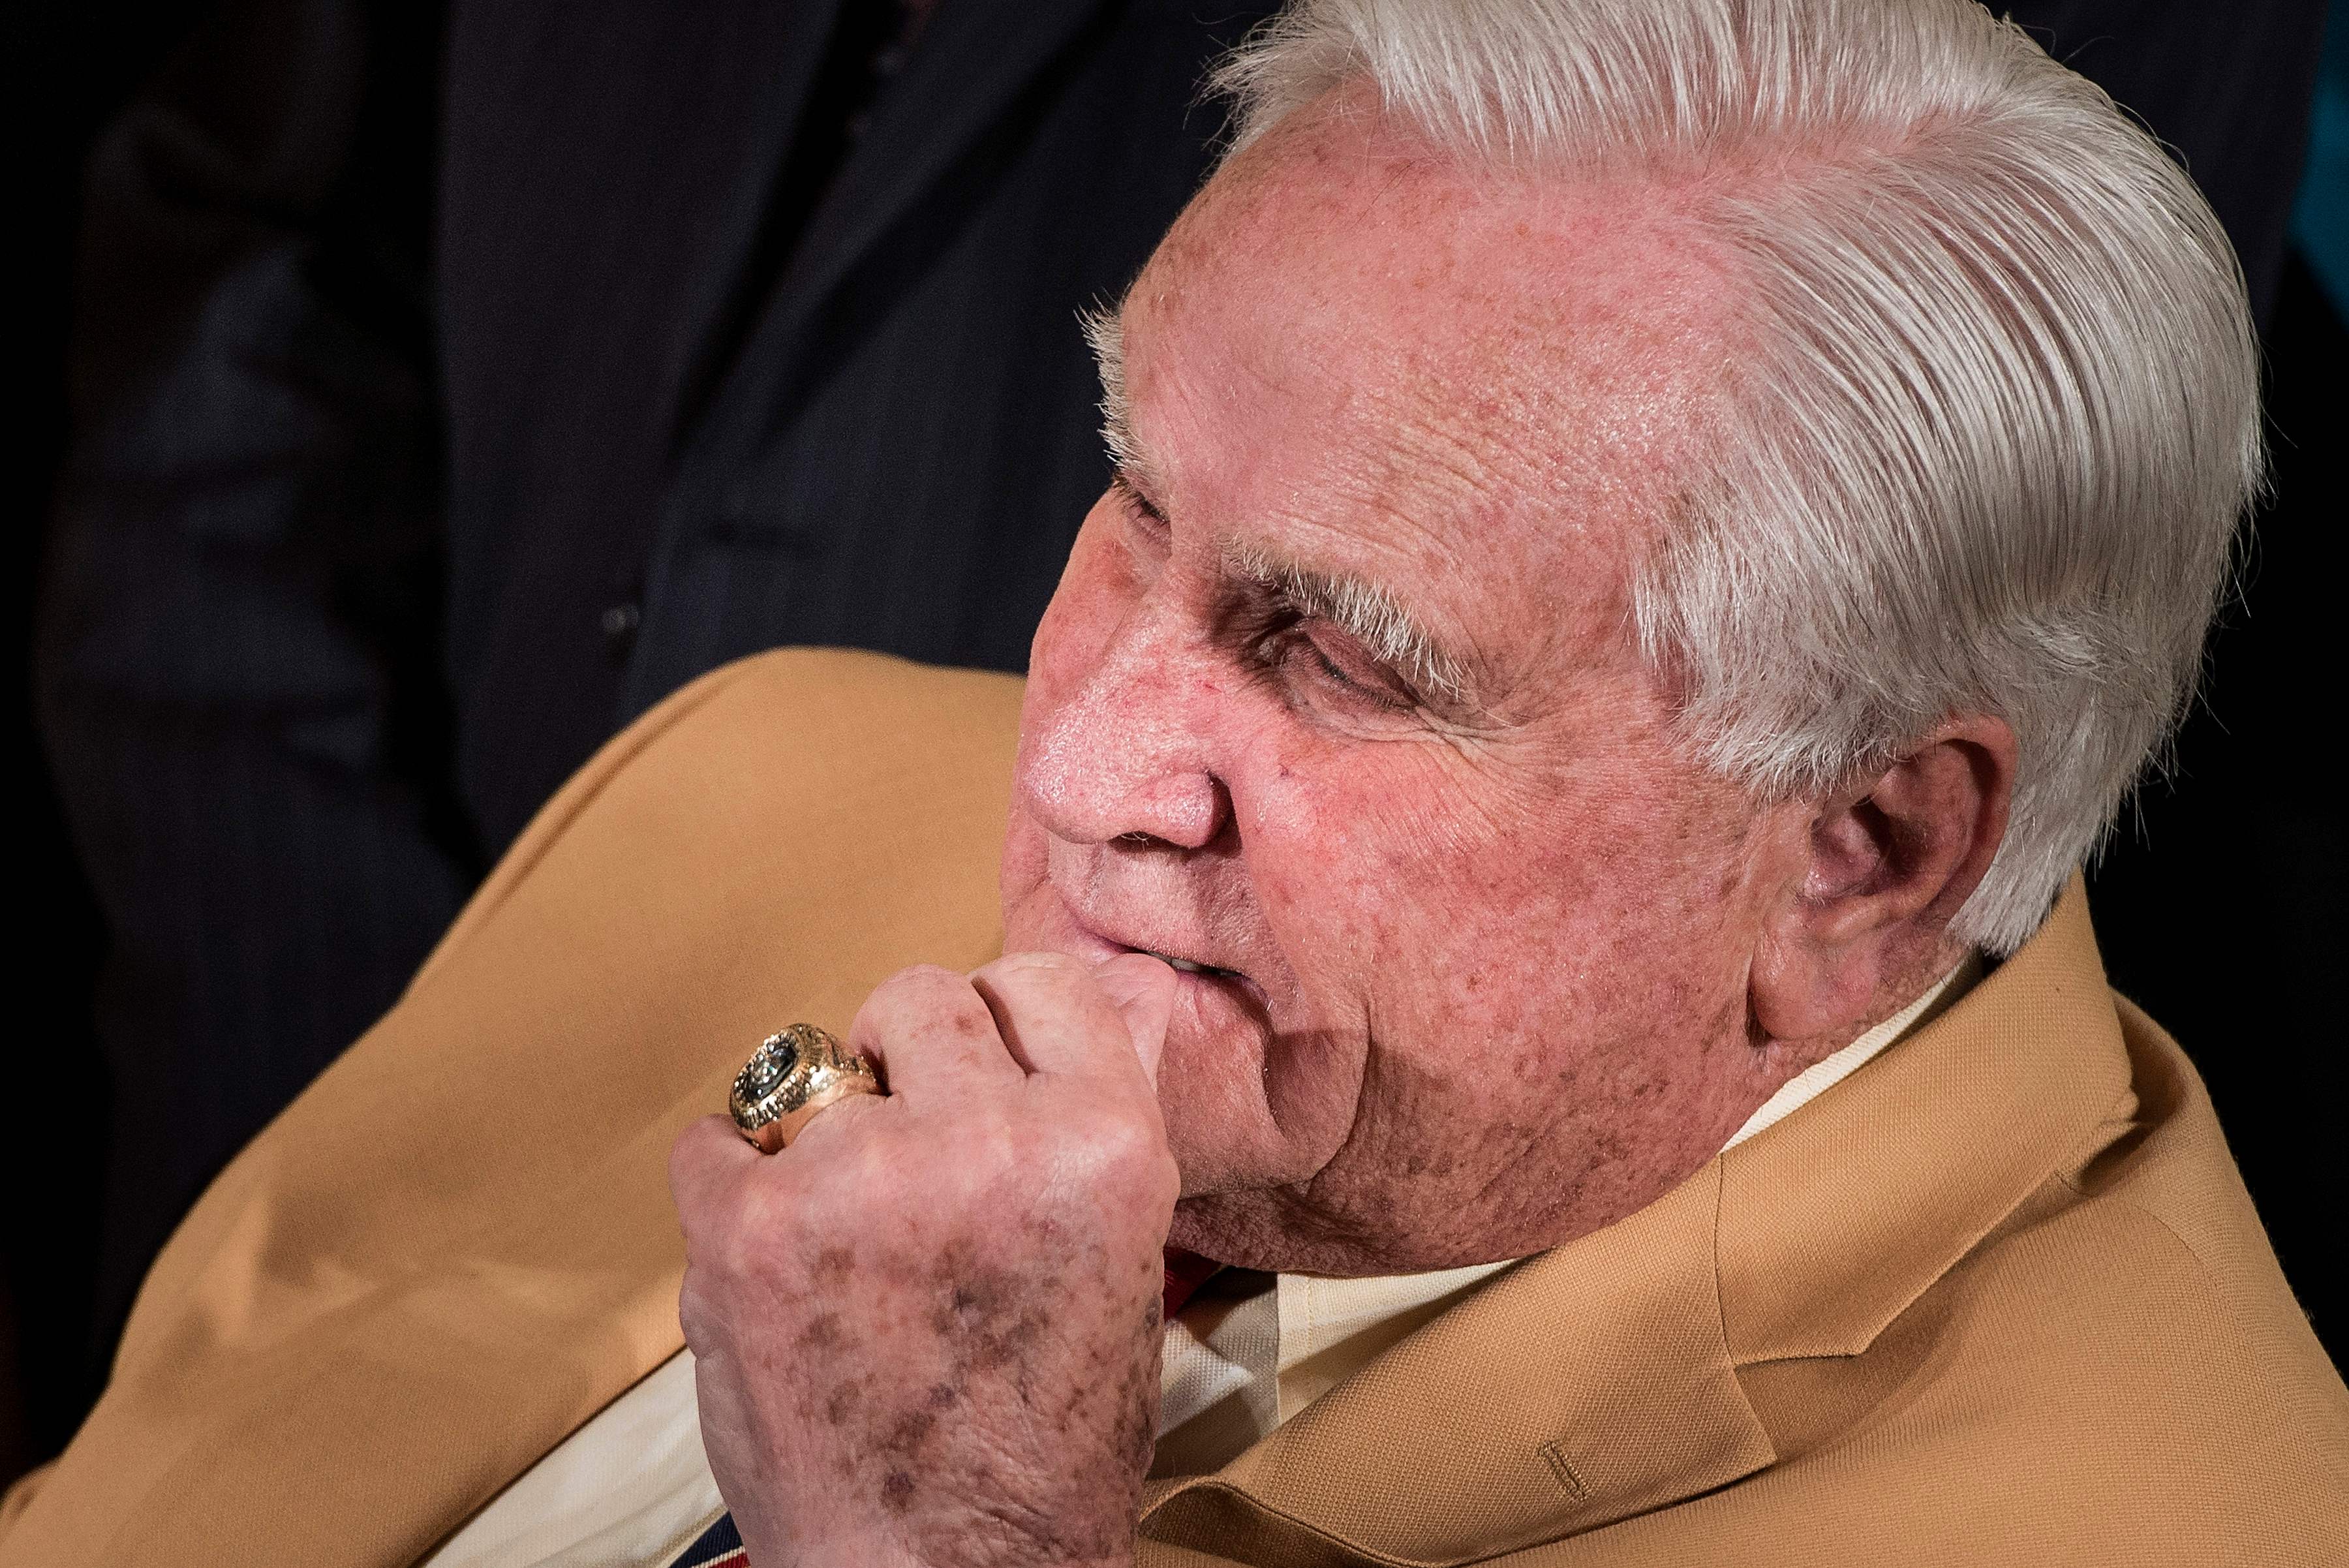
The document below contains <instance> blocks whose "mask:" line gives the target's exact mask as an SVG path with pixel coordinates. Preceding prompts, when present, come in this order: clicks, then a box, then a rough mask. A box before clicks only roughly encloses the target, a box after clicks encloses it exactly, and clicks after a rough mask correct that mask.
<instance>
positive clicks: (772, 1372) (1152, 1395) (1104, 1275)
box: [669, 953, 1177, 1568]
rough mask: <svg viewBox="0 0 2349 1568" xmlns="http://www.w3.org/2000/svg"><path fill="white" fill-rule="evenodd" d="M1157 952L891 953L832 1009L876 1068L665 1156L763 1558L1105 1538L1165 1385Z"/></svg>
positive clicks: (714, 1420)
mask: <svg viewBox="0 0 2349 1568" xmlns="http://www.w3.org/2000/svg"><path fill="white" fill-rule="evenodd" d="M1174 984H1175V980H1174V971H1172V970H1170V969H1168V968H1167V967H1166V966H1165V965H1164V964H1163V963H1160V962H1159V961H1157V960H1155V959H1152V958H1148V957H1145V956H1143V955H1141V954H1131V955H1128V956H1126V957H1123V958H1117V959H1112V960H1111V961H1109V962H1107V963H1105V964H1102V965H1101V966H1100V967H1099V968H1098V969H1089V968H1088V966H1086V965H1085V964H1083V963H1081V962H1080V961H1077V960H1075V959H1071V958H1067V957H1063V956H1061V955H1060V954H1057V953H1014V954H1011V955H1009V956H1007V957H1005V958H1002V959H999V960H998V961H995V962H994V963H991V964H989V965H988V966H987V967H986V968H985V969H982V970H979V971H977V972H975V973H973V974H972V975H970V976H969V977H968V978H965V977H964V976H962V975H958V974H955V973H952V972H950V971H946V970H941V969H911V970H906V971H904V972H902V973H900V974H898V975H896V976H895V977H894V978H892V979H891V980H889V981H887V982H886V983H885V984H884V985H883V986H882V987H881V988H880V989H879V990H878V991H876V992H874V993H873V995H872V997H871V999H870V1000H868V1001H867V1002H865V1004H864V1010H863V1011H862V1012H859V1013H858V1014H857V1015H856V1022H855V1023H854V1025H853V1026H852V1028H851V1029H850V1031H849V1042H848V1043H849V1044H850V1045H851V1046H853V1047H854V1048H855V1049H857V1050H859V1051H862V1052H864V1054H866V1055H868V1056H870V1057H871V1058H872V1059H873V1060H874V1062H875V1063H876V1064H879V1065H880V1067H881V1070H882V1077H883V1080H884V1081H885V1083H886V1084H887V1085H888V1086H889V1094H888V1096H887V1097H886V1098H882V1097H879V1096H852V1097H850V1098H848V1099H846V1100H843V1101H841V1102H839V1103H837V1104H835V1105H833V1106H831V1107H829V1108H827V1109H826V1110H824V1111H823V1113H822V1114H820V1115H819V1116H816V1118H815V1119H814V1120H813V1121H812V1122H810V1123H809V1124H808V1126H807V1127H806V1128H805V1129H804V1130H803V1131H802V1133H801V1135H800V1136H799V1137H798V1138H797V1139H796V1140H795V1141H794V1142H793V1143H792V1147H789V1148H787V1149H785V1150H783V1151H782V1152H781V1153H780V1154H777V1155H774V1156H771V1157H770V1156H765V1155H761V1154H760V1153H758V1152H757V1151H756V1150H755V1149H753V1148H751V1147H750V1145H748V1144H747V1143H745V1142H744V1141H743V1140H742V1138H741V1137H740V1135H739V1134H738V1133H736V1131H735V1130H734V1127H733V1126H732V1124H731V1123H730V1122H729V1121H728V1120H727V1119H726V1118H725V1117H723V1116H711V1117H709V1118H708V1119H706V1120H703V1121H700V1122H697V1123H695V1124H694V1125H693V1126H692V1127H688V1128H687V1129H686V1131H685V1133H684V1135H683V1136H682V1137H679V1138H678V1141H677V1146H676V1147H675V1149H674V1150H672V1151H671V1153H670V1156H669V1182H670V1187H671V1189H672V1190H673V1192H674V1193H675V1195H676V1199H677V1209H678V1218H679V1219H680V1220H682V1222H683V1224H684V1228H685V1255H686V1271H685V1288H684V1291H683V1293H682V1294H681V1296H680V1298H679V1301H678V1318H679V1319H680V1321H681V1322H682V1323H683V1324H684V1327H685V1338H686V1343H687V1344H688V1345H691V1346H692V1348H693V1352H694V1355H695V1356H696V1357H697V1358H698V1365H697V1366H696V1368H695V1384H696V1387H697V1390H698V1394H699V1397H700V1401H701V1431H702V1438H703V1441H704V1443H705V1445H706V1446H707V1448H708V1449H709V1465H710V1469H711V1470H712V1471H713V1472H714V1473H715V1474H716V1476H717V1480H718V1490H719V1492H720V1493H721V1494H723V1496H724V1497H725V1499H726V1503H727V1506H728V1507H729V1508H730V1509H731V1510H732V1511H733V1513H734V1521H735V1523H736V1524H737V1525H738V1526H739V1527H740V1530H741V1532H742V1540H743V1542H744V1544H745V1545H746V1546H747V1547H748V1548H749V1555H750V1562H751V1563H753V1564H755V1565H756V1568H787V1565H792V1564H799V1563H809V1564H816V1563H822V1564H826V1565H833V1564H846V1563H920V1564H924V1565H926V1568H943V1565H946V1564H963V1563H1020V1564H1035V1563H1054V1564H1058V1563H1126V1562H1129V1561H1130V1560H1131V1558H1132V1555H1133V1525H1134V1518H1135V1512H1136V1509H1137V1507H1138V1504H1139V1500H1140V1492H1141V1486H1142V1478H1143V1473H1144V1472H1145V1471H1146V1470H1147V1469H1148V1468H1149V1463H1150V1454H1151V1448H1152V1444H1153V1442H1154V1432H1155V1428H1156V1423H1157V1413H1158V1354H1159V1327H1160V1325H1159V1292H1160V1287H1161V1284H1162V1282H1163V1274H1162V1259H1161V1249H1162V1248H1163V1247H1164V1244H1165V1241H1166V1231H1167V1226H1168V1224H1169V1222H1170V1220H1171V1219H1172V1216H1173V1213H1174V1199H1175V1196H1176V1191H1177V1181H1176V1176H1175V1170H1174V1157H1173V1156H1172V1155H1171V1154H1170V1153H1168V1151H1167V1147H1166V1130H1165V1127H1164V1123H1163V1122H1162V1121H1161V1120H1160V1118H1159V1114H1158V1101H1157V1097H1156V1095H1155V1092H1154V1087H1153V1085H1154V1077H1155V1075H1156V1072H1157V1063H1158V1053H1159V1049H1160V1047H1161V1045H1162V1044H1163V1043H1164V1036H1165V1033H1166V1019H1167V1014H1168V1012H1170V1011H1171V1010H1172V1008H1173V1005H1174Z"/></svg>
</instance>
